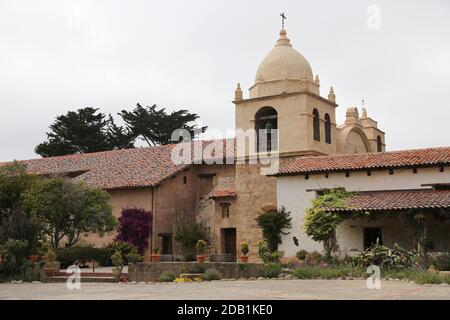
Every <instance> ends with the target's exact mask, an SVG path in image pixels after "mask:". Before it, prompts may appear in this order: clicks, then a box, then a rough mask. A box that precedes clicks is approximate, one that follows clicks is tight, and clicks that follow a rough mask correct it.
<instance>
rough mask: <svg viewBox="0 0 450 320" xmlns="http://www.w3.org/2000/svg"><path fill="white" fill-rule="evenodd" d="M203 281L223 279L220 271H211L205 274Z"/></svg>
mask: <svg viewBox="0 0 450 320" xmlns="http://www.w3.org/2000/svg"><path fill="white" fill-rule="evenodd" d="M203 279H204V280H206V281H211V280H220V279H222V275H221V274H220V272H219V271H217V270H214V269H211V270H207V271H206V272H205V275H204V276H203Z"/></svg>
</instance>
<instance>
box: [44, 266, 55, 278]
mask: <svg viewBox="0 0 450 320" xmlns="http://www.w3.org/2000/svg"><path fill="white" fill-rule="evenodd" d="M44 272H45V276H46V277H52V276H53V275H54V274H55V268H54V267H45V268H44Z"/></svg>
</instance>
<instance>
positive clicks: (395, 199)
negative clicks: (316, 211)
mask: <svg viewBox="0 0 450 320" xmlns="http://www.w3.org/2000/svg"><path fill="white" fill-rule="evenodd" d="M430 208H450V190H433V189H424V190H400V191H365V192H359V193H356V194H355V195H353V196H351V197H349V198H348V199H347V200H345V208H325V209H326V210H328V211H380V210H392V211H394V210H407V209H430Z"/></svg>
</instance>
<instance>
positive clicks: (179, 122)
mask: <svg viewBox="0 0 450 320" xmlns="http://www.w3.org/2000/svg"><path fill="white" fill-rule="evenodd" d="M119 115H120V116H121V117H122V119H123V121H124V122H125V123H126V125H127V128H128V129H129V130H130V131H131V132H133V134H134V136H135V137H136V138H138V137H139V138H141V139H142V140H144V141H145V142H146V143H147V144H148V145H149V146H154V145H162V144H169V143H173V141H172V140H171V138H172V133H173V132H174V131H175V130H178V129H185V130H187V131H189V133H190V135H191V138H192V139H194V138H195V136H196V135H197V134H199V133H201V132H205V131H206V129H207V127H200V128H199V127H197V125H196V123H195V121H196V120H197V119H198V118H199V116H198V115H197V114H195V113H189V112H188V111H187V110H184V109H181V110H178V111H173V112H171V113H167V112H166V109H165V108H161V109H158V108H157V106H156V105H152V106H151V107H149V106H146V107H143V106H141V105H140V104H139V103H138V104H137V106H136V108H134V110H133V111H127V110H122V111H121V112H120V113H119Z"/></svg>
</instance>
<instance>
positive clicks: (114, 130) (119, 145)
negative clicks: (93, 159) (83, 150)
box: [106, 115, 135, 150]
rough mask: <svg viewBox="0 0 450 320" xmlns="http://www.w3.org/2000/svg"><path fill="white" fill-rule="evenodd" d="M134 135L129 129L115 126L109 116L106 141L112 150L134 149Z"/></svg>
mask: <svg viewBox="0 0 450 320" xmlns="http://www.w3.org/2000/svg"><path fill="white" fill-rule="evenodd" d="M134 140H135V137H134V134H133V132H131V131H130V130H129V129H128V128H124V127H121V126H118V125H116V124H115V122H114V119H113V117H112V116H111V115H108V120H107V128H106V141H107V144H108V148H109V149H110V150H114V149H130V148H134Z"/></svg>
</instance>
